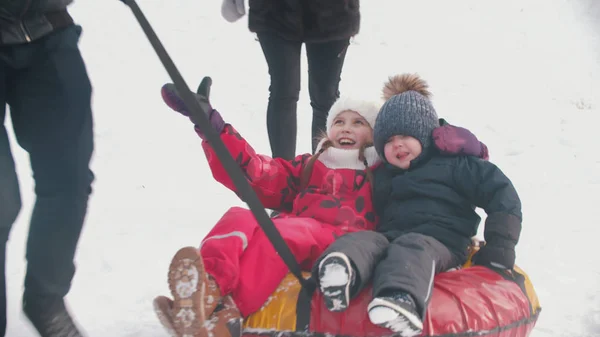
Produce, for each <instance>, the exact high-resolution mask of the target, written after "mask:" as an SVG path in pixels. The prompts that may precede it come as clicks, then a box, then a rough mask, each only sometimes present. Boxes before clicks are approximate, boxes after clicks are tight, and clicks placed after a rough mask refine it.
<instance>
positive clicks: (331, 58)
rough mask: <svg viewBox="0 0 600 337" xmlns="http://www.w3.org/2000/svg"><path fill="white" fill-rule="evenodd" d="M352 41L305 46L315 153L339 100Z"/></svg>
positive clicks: (307, 44)
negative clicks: (331, 111) (345, 64)
mask: <svg viewBox="0 0 600 337" xmlns="http://www.w3.org/2000/svg"><path fill="white" fill-rule="evenodd" d="M349 43H350V40H349V39H344V40H336V41H329V42H321V43H306V58H307V60H308V92H309V95H310V105H311V106H312V108H313V118H312V151H313V153H314V152H315V151H316V148H317V145H318V143H319V140H318V138H319V136H320V135H321V134H322V133H323V132H324V131H325V130H326V125H325V124H326V122H327V115H328V113H329V109H331V106H332V105H333V103H335V101H336V100H337V99H338V98H339V97H340V91H339V84H340V80H341V77H340V76H341V74H342V68H343V67H344V59H345V58H346V50H347V49H348V45H349Z"/></svg>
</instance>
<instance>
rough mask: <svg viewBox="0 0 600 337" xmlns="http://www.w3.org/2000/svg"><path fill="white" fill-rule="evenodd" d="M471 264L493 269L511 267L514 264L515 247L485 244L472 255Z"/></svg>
mask: <svg viewBox="0 0 600 337" xmlns="http://www.w3.org/2000/svg"><path fill="white" fill-rule="evenodd" d="M473 264H476V265H480V266H486V267H492V268H495V269H513V268H514V266H515V249H514V248H508V247H502V246H501V245H494V244H486V245H485V246H483V247H481V248H480V249H479V251H478V252H477V253H475V255H473Z"/></svg>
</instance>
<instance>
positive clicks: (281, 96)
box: [258, 33, 350, 160]
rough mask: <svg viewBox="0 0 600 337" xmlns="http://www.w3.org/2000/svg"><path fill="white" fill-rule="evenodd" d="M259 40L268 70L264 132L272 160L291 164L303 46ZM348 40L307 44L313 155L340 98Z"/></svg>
mask: <svg viewBox="0 0 600 337" xmlns="http://www.w3.org/2000/svg"><path fill="white" fill-rule="evenodd" d="M258 39H259V41H260V45H261V47H262V50H263V52H264V54H265V59H266V60H267V64H268V66H269V75H270V76H271V85H270V86H269V92H270V95H269V106H268V108H267V131H268V132H269V142H270V144H271V152H272V155H273V157H274V158H284V159H288V160H291V159H293V158H294V157H295V156H296V132H297V130H296V128H297V119H296V108H297V103H298V97H299V93H300V59H301V54H300V52H301V50H302V42H300V41H288V40H285V39H282V38H280V37H278V36H277V35H274V34H270V33H259V34H258ZM349 42H350V40H349V39H344V40H337V41H330V42H323V43H306V57H307V60H308V78H309V81H308V91H309V95H310V105H311V106H312V109H313V119H312V151H313V153H314V151H315V148H316V146H317V143H318V141H317V140H316V139H317V137H318V136H319V135H320V133H321V132H322V131H325V129H326V125H325V123H326V121H327V114H328V112H329V109H330V108H331V105H332V104H333V103H334V102H335V100H336V99H337V98H338V97H339V83H340V74H341V72H342V68H343V65H344V59H345V57H346V50H347V49H348V45H349Z"/></svg>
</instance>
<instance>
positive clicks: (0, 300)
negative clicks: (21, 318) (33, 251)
mask: <svg viewBox="0 0 600 337" xmlns="http://www.w3.org/2000/svg"><path fill="white" fill-rule="evenodd" d="M5 74H6V72H5V71H4V64H3V63H2V61H0V123H1V124H2V127H1V128H0V265H1V271H2V275H1V277H0V336H4V335H5V333H6V242H7V241H8V235H9V233H10V228H11V226H12V224H13V223H14V221H15V220H16V218H17V215H18V214H19V211H20V209H21V196H20V193H19V181H18V179H17V173H16V171H15V163H14V161H13V157H12V154H11V150H10V144H9V143H8V134H7V132H6V128H5V127H4V119H5V115H6V87H7V86H6V76H5Z"/></svg>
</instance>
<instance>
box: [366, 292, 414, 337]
mask: <svg viewBox="0 0 600 337" xmlns="http://www.w3.org/2000/svg"><path fill="white" fill-rule="evenodd" d="M375 307H386V308H390V309H392V310H394V311H396V312H398V314H400V316H403V317H404V318H406V320H407V323H408V324H409V325H410V328H411V329H412V330H414V331H419V333H420V332H421V331H423V322H422V321H421V319H419V317H417V316H415V315H414V314H413V313H411V312H409V311H407V310H406V309H404V308H402V307H400V306H398V305H395V304H394V303H392V302H389V301H386V300H383V299H380V298H374V299H373V300H372V301H371V303H369V306H368V307H367V311H371V309H373V308H375Z"/></svg>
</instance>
